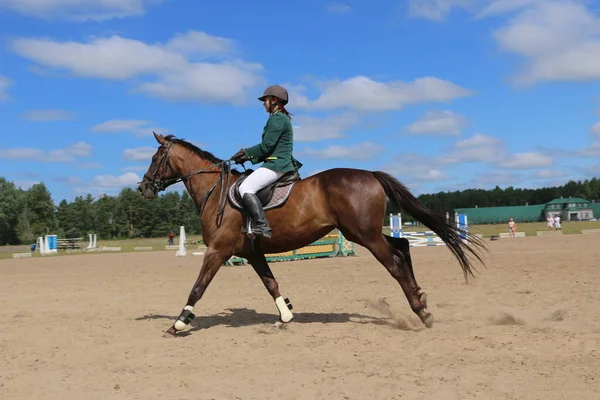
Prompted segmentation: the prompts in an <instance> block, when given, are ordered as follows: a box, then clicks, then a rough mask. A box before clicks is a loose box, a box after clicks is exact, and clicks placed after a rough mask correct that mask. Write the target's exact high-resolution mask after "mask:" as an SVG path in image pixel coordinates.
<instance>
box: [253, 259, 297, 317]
mask: <svg viewBox="0 0 600 400" xmlns="http://www.w3.org/2000/svg"><path fill="white" fill-rule="evenodd" d="M247 260H248V262H249V263H250V265H252V268H254V271H256V273H257V274H258V276H259V277H260V279H261V280H262V282H263V284H264V285H265V287H266V288H267V291H268V292H269V294H270V295H271V297H272V298H273V300H274V301H275V306H277V310H278V311H279V322H280V323H288V322H290V321H291V320H292V319H293V318H294V315H293V314H292V312H291V309H292V304H291V303H289V300H288V299H284V298H283V297H282V296H281V293H279V284H278V283H277V280H276V279H275V276H273V272H271V268H270V267H269V264H268V263H267V259H266V258H265V255H264V254H260V253H254V254H252V255H249V256H248V257H247Z"/></svg>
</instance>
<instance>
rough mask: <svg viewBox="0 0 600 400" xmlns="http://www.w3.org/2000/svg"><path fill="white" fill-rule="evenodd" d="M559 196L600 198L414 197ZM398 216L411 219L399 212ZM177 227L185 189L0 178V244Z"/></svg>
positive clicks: (497, 202)
mask: <svg viewBox="0 0 600 400" xmlns="http://www.w3.org/2000/svg"><path fill="white" fill-rule="evenodd" d="M561 196H562V197H582V198H584V199H586V200H589V201H592V200H595V201H600V179H598V178H593V179H591V180H585V181H577V182H576V181H569V182H568V183H566V184H565V185H563V186H556V187H545V188H540V189H519V188H514V187H508V188H506V189H501V188H500V187H498V186H496V187H495V188H494V189H491V190H483V189H467V190H463V191H454V192H439V193H433V194H423V195H420V196H419V197H418V198H419V200H420V201H421V202H422V203H423V204H424V205H425V206H426V207H427V208H430V209H432V210H434V211H436V212H439V213H446V212H450V213H453V210H454V209H455V208H469V207H475V206H478V207H498V206H517V205H525V204H531V205H533V204H544V203H547V202H549V201H551V200H553V199H555V198H558V197H561ZM398 212H402V210H400V209H396V208H395V207H393V206H392V205H391V204H388V209H387V213H386V220H385V221H384V224H389V219H388V218H389V217H388V216H389V214H390V213H398ZM403 220H406V221H411V218H410V217H409V216H408V215H403ZM181 225H184V226H185V229H186V233H188V234H191V235H197V234H201V233H202V226H201V225H200V219H199V216H198V212H197V211H196V206H195V205H194V202H193V200H192V198H191V197H190V196H189V194H188V193H187V192H183V193H178V192H169V193H164V194H161V195H160V196H158V197H157V198H156V199H154V200H152V201H148V200H144V199H143V198H142V196H140V194H139V193H138V192H137V191H136V190H134V189H131V188H125V189H123V190H121V192H120V193H119V194H118V195H117V196H102V197H100V198H98V199H94V197H93V196H92V195H90V194H88V195H86V196H78V197H76V198H75V199H74V200H73V201H72V202H68V201H66V200H62V201H61V202H60V203H59V204H58V205H56V204H55V203H54V201H53V200H52V195H51V193H50V192H49V191H48V188H47V187H46V185H45V184H44V183H38V184H35V185H33V186H31V187H30V188H29V189H27V190H22V189H20V188H18V187H17V186H16V185H15V184H14V183H13V182H10V181H8V180H6V179H5V178H3V177H0V245H4V244H29V243H34V242H35V240H36V238H37V237H39V236H43V235H45V234H56V235H58V237H83V238H86V237H87V234H88V233H96V234H97V236H98V239H99V240H107V239H124V238H139V237H144V238H150V237H166V236H167V234H168V233H169V231H171V230H174V231H175V233H176V234H177V233H178V231H177V229H178V228H179V226H181Z"/></svg>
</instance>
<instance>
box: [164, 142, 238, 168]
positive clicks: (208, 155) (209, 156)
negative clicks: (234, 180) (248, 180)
mask: <svg viewBox="0 0 600 400" xmlns="http://www.w3.org/2000/svg"><path fill="white" fill-rule="evenodd" d="M165 139H166V140H168V141H169V142H172V143H175V144H178V145H180V146H182V147H184V148H186V149H188V150H189V151H191V152H192V153H194V154H195V155H197V156H198V157H200V158H202V159H203V160H206V161H208V162H209V163H211V164H218V163H221V162H223V160H221V159H220V158H218V157H215V155H214V154H212V153H211V152H209V151H206V150H202V149H201V148H199V147H197V146H195V145H193V144H192V143H190V142H186V141H185V139H183V138H181V139H179V138H177V137H175V135H167V136H165ZM231 172H232V173H233V174H234V175H235V174H240V173H241V172H240V171H238V170H235V169H232V170H231Z"/></svg>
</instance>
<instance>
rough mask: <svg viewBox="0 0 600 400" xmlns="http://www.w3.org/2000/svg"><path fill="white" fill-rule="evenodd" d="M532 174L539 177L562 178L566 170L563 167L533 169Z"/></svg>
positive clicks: (565, 174)
mask: <svg viewBox="0 0 600 400" xmlns="http://www.w3.org/2000/svg"><path fill="white" fill-rule="evenodd" d="M532 175H533V177H534V178H540V179H552V178H562V177H565V176H567V171H565V170H564V169H540V170H539V171H535V172H534V173H533V174H532Z"/></svg>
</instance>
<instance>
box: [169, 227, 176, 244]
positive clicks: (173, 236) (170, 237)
mask: <svg viewBox="0 0 600 400" xmlns="http://www.w3.org/2000/svg"><path fill="white" fill-rule="evenodd" d="M174 238H175V234H174V233H173V231H171V232H169V246H173V239H174Z"/></svg>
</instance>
